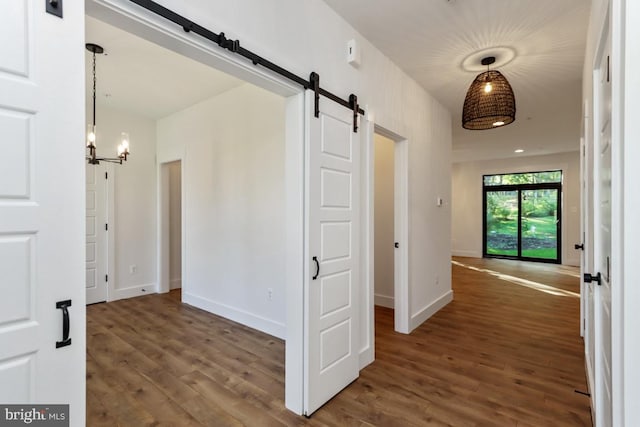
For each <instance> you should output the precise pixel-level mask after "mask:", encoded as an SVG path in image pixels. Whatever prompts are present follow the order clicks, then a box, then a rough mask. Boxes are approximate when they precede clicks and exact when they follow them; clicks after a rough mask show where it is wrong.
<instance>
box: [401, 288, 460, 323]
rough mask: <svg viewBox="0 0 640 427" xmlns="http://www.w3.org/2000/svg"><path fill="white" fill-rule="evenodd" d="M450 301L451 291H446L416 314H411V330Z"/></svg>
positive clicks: (451, 298)
mask: <svg viewBox="0 0 640 427" xmlns="http://www.w3.org/2000/svg"><path fill="white" fill-rule="evenodd" d="M451 301H453V291H447V292H446V293H445V294H444V295H442V296H441V297H440V298H438V299H437V300H435V301H434V302H432V303H431V304H429V305H426V306H425V307H423V308H422V309H420V310H419V311H418V312H417V313H416V314H414V315H413V316H411V324H410V327H411V330H412V331H413V330H414V329H415V328H417V327H418V326H420V325H421V324H423V323H424V322H425V321H426V320H427V319H429V318H430V317H431V316H433V315H434V314H436V313H437V312H438V311H439V310H441V309H442V308H443V307H444V306H446V305H447V304H449V303H450V302H451Z"/></svg>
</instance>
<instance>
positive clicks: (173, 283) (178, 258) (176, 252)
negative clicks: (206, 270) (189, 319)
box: [167, 161, 182, 289]
mask: <svg viewBox="0 0 640 427" xmlns="http://www.w3.org/2000/svg"><path fill="white" fill-rule="evenodd" d="M167 167H168V169H169V288H170V289H177V288H181V287H182V203H181V199H182V191H181V186H182V177H181V173H182V172H181V169H182V165H181V162H180V161H175V162H170V163H169V164H168V165H167Z"/></svg>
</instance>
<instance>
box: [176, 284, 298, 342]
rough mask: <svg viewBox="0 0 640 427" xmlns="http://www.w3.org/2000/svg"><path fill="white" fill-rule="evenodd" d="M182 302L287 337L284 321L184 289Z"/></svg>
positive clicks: (268, 332) (271, 333)
mask: <svg viewBox="0 0 640 427" xmlns="http://www.w3.org/2000/svg"><path fill="white" fill-rule="evenodd" d="M182 302H183V303H185V304H189V305H192V306H194V307H197V308H200V309H202V310H205V311H208V312H209V313H213V314H216V315H218V316H221V317H224V318H226V319H229V320H232V321H234V322H238V323H241V324H243V325H246V326H248V327H250V328H253V329H256V330H258V331H260V332H264V333H265V334H269V335H273V336H274V337H276V338H280V339H285V336H286V327H285V325H284V324H283V323H279V322H274V321H273V320H271V319H267V318H265V317H261V316H256V315H255V314H252V313H249V312H247V311H244V310H240V309H237V308H235V307H231V306H229V305H226V304H222V303H219V302H217V301H213V300H210V299H208V298H202V297H199V296H197V295H193V294H189V293H186V292H184V291H183V292H182Z"/></svg>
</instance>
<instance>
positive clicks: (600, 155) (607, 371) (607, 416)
mask: <svg viewBox="0 0 640 427" xmlns="http://www.w3.org/2000/svg"><path fill="white" fill-rule="evenodd" d="M603 37H604V38H605V40H606V41H605V42H604V43H603V48H602V49H601V53H600V55H599V57H598V63H597V64H598V65H597V69H596V70H595V76H594V77H595V78H594V82H595V85H596V87H595V88H594V89H595V90H594V92H595V103H594V114H595V118H596V120H595V123H594V125H595V129H594V133H595V141H594V142H595V143H594V147H595V150H596V152H595V155H594V160H595V162H596V165H595V173H594V178H595V179H594V181H595V183H594V202H595V203H594V206H595V222H594V268H596V269H597V270H598V271H599V273H600V282H599V286H596V289H595V307H594V308H595V313H594V314H595V325H594V329H595V349H594V351H595V362H596V363H595V367H596V369H595V377H596V378H595V380H596V385H595V388H596V389H595V394H596V396H595V397H596V425H597V426H603V427H604V426H610V425H612V412H611V336H612V329H611V278H610V274H609V272H610V270H611V144H612V142H613V141H612V139H611V73H610V69H609V64H610V62H611V59H610V55H611V37H610V31H607V33H605V34H604V36H603Z"/></svg>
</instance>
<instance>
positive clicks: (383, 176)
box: [374, 134, 395, 308]
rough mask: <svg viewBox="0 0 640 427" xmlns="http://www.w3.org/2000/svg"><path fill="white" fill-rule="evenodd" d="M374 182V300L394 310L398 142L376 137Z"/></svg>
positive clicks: (376, 135)
mask: <svg viewBox="0 0 640 427" xmlns="http://www.w3.org/2000/svg"><path fill="white" fill-rule="evenodd" d="M374 143H375V155H374V158H375V167H374V170H375V179H374V188H375V195H374V237H375V242H374V248H375V260H374V264H375V267H374V277H375V286H374V298H375V304H376V305H381V306H383V307H389V308H394V301H393V298H394V251H395V249H394V247H393V243H394V241H395V238H394V207H395V205H394V192H393V190H394V148H395V147H394V144H395V143H394V142H393V141H392V140H390V139H389V138H385V137H384V136H381V135H378V134H375V135H374Z"/></svg>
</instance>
